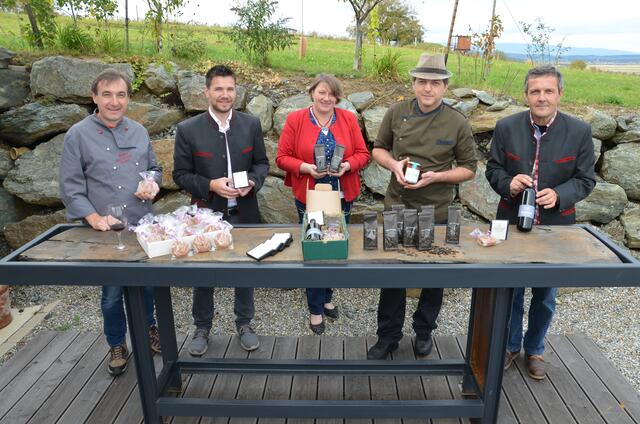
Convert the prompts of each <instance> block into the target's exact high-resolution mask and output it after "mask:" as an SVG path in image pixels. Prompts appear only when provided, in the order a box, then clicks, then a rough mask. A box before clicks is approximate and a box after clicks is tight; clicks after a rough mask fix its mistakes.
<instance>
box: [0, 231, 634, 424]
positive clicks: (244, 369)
mask: <svg viewBox="0 0 640 424" xmlns="http://www.w3.org/2000/svg"><path fill="white" fill-rule="evenodd" d="M74 226H78V225H76V224H61V225H57V226H55V227H53V228H52V229H50V230H49V231H47V232H45V233H43V234H42V235H40V236H39V237H37V238H36V239H34V240H33V241H31V242H30V243H28V244H26V245H24V246H23V247H21V248H20V249H18V250H16V251H15V252H13V253H11V254H10V255H8V256H7V257H5V258H3V259H2V260H0V271H1V272H0V275H1V276H2V277H0V282H1V283H3V284H11V285H24V284H45V285H98V286H102V285H105V284H109V285H117V286H124V292H125V306H126V310H127V316H128V323H129V330H130V336H131V342H132V348H133V349H132V350H133V356H134V359H135V363H136V373H137V378H138V387H139V391H140V398H141V402H142V410H143V414H144V420H145V422H146V423H160V422H162V419H161V417H162V416H181V415H205V416H230V417H231V416H243V417H246V416H250V417H258V416H259V417H300V418H393V417H407V418H413V417H432V418H443V417H467V418H479V419H481V421H482V422H483V423H495V422H496V420H497V412H498V403H499V400H500V389H501V385H502V373H503V367H502V364H503V359H504V351H505V346H506V341H507V340H506V339H507V336H508V319H509V314H510V311H511V298H512V295H513V287H514V286H517V287H549V286H554V287H561V286H565V287H573V286H575V287H598V286H613V287H616V286H620V287H622V286H640V272H639V270H640V262H638V261H637V260H636V259H635V258H633V257H632V256H631V255H630V254H629V253H628V251H625V250H623V249H621V248H620V247H619V246H617V245H616V244H615V243H613V242H611V241H610V240H609V239H608V238H607V237H606V236H604V235H603V234H602V233H600V232H599V231H597V230H595V229H594V228H592V227H589V226H582V225H579V226H578V227H580V228H582V229H584V230H585V231H588V232H589V233H590V234H591V235H592V236H593V237H595V238H597V239H598V240H600V241H601V242H602V243H603V244H605V245H606V246H607V247H608V248H609V249H610V250H611V251H612V252H613V253H615V255H616V256H617V257H618V258H619V259H620V261H621V263H616V264H610V263H593V264H590V263H589V264H542V263H531V264H513V265H511V264H495V265H494V264H489V265H484V264H483V265H480V264H406V263H402V264H401V263H389V264H351V263H347V262H341V263H340V262H338V263H332V264H325V263H323V264H317V263H309V262H307V263H295V264H291V263H289V264H283V263H280V264H279V263H269V262H265V263H257V262H256V263H242V264H239V263H215V262H207V263H195V262H191V263H153V262H142V263H141V262H65V261H60V262H44V261H43V262H26V261H22V262H21V261H18V258H19V256H20V255H21V254H22V253H23V252H25V251H26V250H28V249H30V248H31V247H33V246H35V245H37V244H39V243H41V242H43V241H45V240H48V239H49V238H51V237H53V236H54V235H56V234H58V233H61V232H63V231H65V230H67V229H69V228H72V227H74ZM269 227H278V226H272V225H270V226H269ZM327 281H332V284H333V285H334V287H337V288H344V287H359V288H365V287H374V288H383V287H394V286H397V284H396V282H397V281H402V282H403V283H402V285H403V286H404V287H407V288H412V287H418V288H419V287H432V286H434V285H435V286H438V287H462V288H472V289H473V291H472V300H471V312H470V317H469V329H468V335H467V337H468V338H467V347H466V355H465V358H464V359H461V360H419V361H366V360H364V361H353V360H295V361H285V360H250V359H243V360H233V359H215V358H178V350H177V343H176V335H175V325H174V317H173V310H172V305H171V294H170V287H172V286H173V287H193V286H215V287H281V288H286V287H292V286H299V287H324V286H326V282H327ZM428 282H436V283H432V284H429V283H428ZM146 286H153V287H156V290H155V297H156V309H157V311H162V313H158V314H157V321H158V328H159V331H160V338H161V343H162V359H163V364H164V365H163V368H162V370H161V372H160V374H159V376H158V377H157V378H156V374H155V369H154V365H153V356H152V352H151V350H150V349H149V346H148V340H147V338H148V336H147V334H148V326H147V323H146V319H145V312H144V311H145V304H144V300H143V288H144V287H146ZM487 312H489V314H488V315H487ZM480 314H482V315H481V318H480ZM487 317H489V319H487ZM474 334H475V335H476V337H474ZM487 338H488V340H487ZM182 373H242V374H249V373H257V374H287V375H292V374H314V375H319V374H338V375H354V374H366V375H378V374H387V375H405V374H419V375H426V374H442V375H461V376H462V387H463V393H464V394H467V395H470V396H469V397H468V398H465V399H463V400H395V401H377V400H352V401H347V400H277V401H276V400H213V399H193V398H191V399H187V398H175V397H172V396H169V395H168V394H169V393H171V392H175V391H180V390H181V374H182Z"/></svg>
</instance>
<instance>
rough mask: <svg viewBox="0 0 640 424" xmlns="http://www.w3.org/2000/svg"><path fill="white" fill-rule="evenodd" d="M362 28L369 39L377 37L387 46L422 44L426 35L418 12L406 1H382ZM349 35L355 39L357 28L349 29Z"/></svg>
mask: <svg viewBox="0 0 640 424" xmlns="http://www.w3.org/2000/svg"><path fill="white" fill-rule="evenodd" d="M374 14H375V15H376V22H375V25H374ZM362 28H363V31H364V33H365V34H367V36H368V37H371V36H372V35H375V37H376V38H377V39H379V40H380V42H381V43H382V44H387V45H388V44H390V43H391V42H392V41H395V42H397V43H398V44H400V45H406V44H411V43H413V42H414V41H415V42H419V43H420V42H422V37H423V35H424V29H423V28H422V24H421V23H420V20H419V19H418V17H417V15H416V11H415V10H414V9H413V8H412V7H411V5H409V4H407V3H406V2H405V1H404V0H382V1H381V2H380V4H378V5H377V6H376V7H375V8H374V9H373V11H372V12H371V13H370V14H369V16H368V17H367V19H366V20H365V21H364V23H363V26H362ZM349 34H350V35H351V36H352V37H355V27H349Z"/></svg>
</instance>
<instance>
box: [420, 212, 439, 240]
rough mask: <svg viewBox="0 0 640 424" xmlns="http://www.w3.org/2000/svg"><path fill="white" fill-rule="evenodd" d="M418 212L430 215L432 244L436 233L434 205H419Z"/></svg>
mask: <svg viewBox="0 0 640 424" xmlns="http://www.w3.org/2000/svg"><path fill="white" fill-rule="evenodd" d="M420 213H427V214H429V216H431V243H432V244H433V241H434V238H435V234H436V207H435V206H434V205H422V206H420ZM418 223H419V220H418Z"/></svg>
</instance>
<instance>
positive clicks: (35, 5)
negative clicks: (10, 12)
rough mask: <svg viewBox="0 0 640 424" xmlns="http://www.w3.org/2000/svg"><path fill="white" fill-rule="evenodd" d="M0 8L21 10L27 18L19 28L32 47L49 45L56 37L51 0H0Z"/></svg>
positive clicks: (41, 47)
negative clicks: (27, 22)
mask: <svg viewBox="0 0 640 424" xmlns="http://www.w3.org/2000/svg"><path fill="white" fill-rule="evenodd" d="M0 8H3V9H20V10H23V11H24V12H25V13H26V14H27V17H28V18H29V24H28V25H22V26H21V27H20V30H21V31H22V33H23V34H24V36H25V38H26V39H27V41H28V42H29V44H30V45H32V46H33V47H36V48H39V49H43V48H45V47H50V46H52V45H53V43H54V42H55V37H56V19H55V18H56V15H55V12H54V10H53V0H0Z"/></svg>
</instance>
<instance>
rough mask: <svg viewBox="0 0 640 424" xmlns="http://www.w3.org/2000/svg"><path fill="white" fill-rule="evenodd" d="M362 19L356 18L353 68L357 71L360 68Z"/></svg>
mask: <svg viewBox="0 0 640 424" xmlns="http://www.w3.org/2000/svg"><path fill="white" fill-rule="evenodd" d="M363 36H364V34H363V33H362V21H360V20H359V19H357V18H356V48H355V51H354V55H353V70H354V71H359V70H360V69H361V68H362V37H363Z"/></svg>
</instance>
